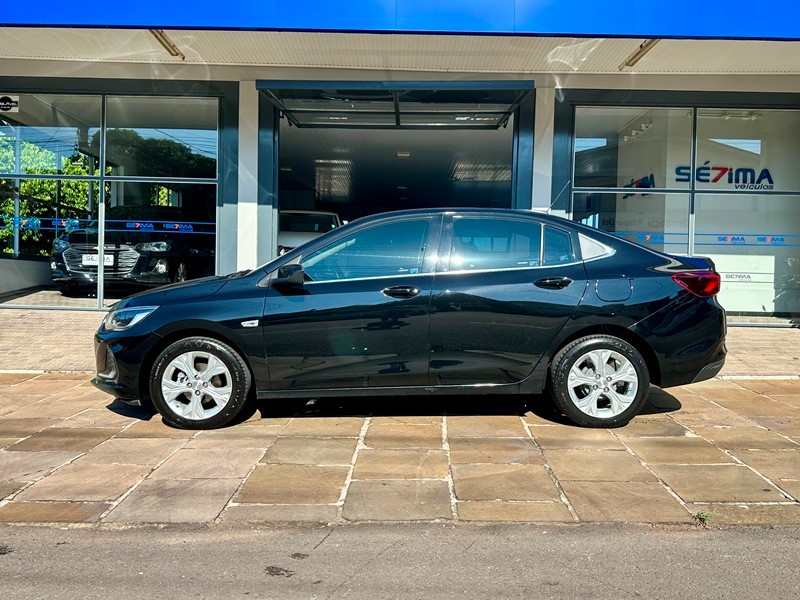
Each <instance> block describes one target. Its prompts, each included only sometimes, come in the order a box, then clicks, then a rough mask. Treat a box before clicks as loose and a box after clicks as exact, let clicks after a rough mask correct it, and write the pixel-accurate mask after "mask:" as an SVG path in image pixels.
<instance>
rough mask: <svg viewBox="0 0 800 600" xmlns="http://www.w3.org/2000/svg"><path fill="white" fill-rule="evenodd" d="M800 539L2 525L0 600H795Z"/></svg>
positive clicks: (611, 530)
mask: <svg viewBox="0 0 800 600" xmlns="http://www.w3.org/2000/svg"><path fill="white" fill-rule="evenodd" d="M799 559H800V529H798V528H783V529H756V528H748V529H744V528H743V529H727V530H715V529H703V528H699V527H697V528H691V527H685V528H656V527H646V526H592V525H575V526H569V525H566V526H564V525H562V526H541V525H532V526H527V525H495V526H469V525H458V526H452V525H429V524H426V525H412V524H406V525H385V524H382V525H344V526H337V527H333V528H317V529H312V528H261V529H259V528H255V527H249V526H239V527H224V526H219V525H215V526H210V527H192V528H187V527H164V528H156V527H148V528H138V529H98V528H96V527H91V528H58V527H22V526H19V527H12V526H5V527H0V598H14V599H18V598H56V597H57V598H82V599H84V598H85V599H88V598H103V599H107V598H137V599H140V598H180V597H183V598H189V597H196V598H211V597H225V598H237V597H239V598H281V599H283V598H329V597H331V598H340V597H350V598H370V599H377V598H380V599H384V598H459V599H464V598H518V597H520V598H521V597H534V598H570V599H578V598H580V599H585V598H614V599H619V598H638V597H641V598H691V599H692V600H697V599H700V598H726V599H729V598H747V599H752V598H769V599H770V600H774V599H781V598H787V599H788V598H792V599H795V598H798V597H800V566H798V562H799Z"/></svg>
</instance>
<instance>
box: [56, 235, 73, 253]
mask: <svg viewBox="0 0 800 600" xmlns="http://www.w3.org/2000/svg"><path fill="white" fill-rule="evenodd" d="M67 248H69V243H68V242H65V241H64V240H62V239H61V238H56V239H54V240H53V252H54V253H58V252H63V251H64V250H66V249H67Z"/></svg>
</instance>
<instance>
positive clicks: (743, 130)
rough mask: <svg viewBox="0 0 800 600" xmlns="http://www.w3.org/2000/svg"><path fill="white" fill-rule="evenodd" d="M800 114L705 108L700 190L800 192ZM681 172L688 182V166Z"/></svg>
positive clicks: (700, 127) (700, 129)
mask: <svg viewBox="0 0 800 600" xmlns="http://www.w3.org/2000/svg"><path fill="white" fill-rule="evenodd" d="M799 163H800V111H798V110H760V109H729V108H726V109H721V108H700V109H698V111H697V167H696V169H695V174H694V179H695V184H696V187H697V189H699V190H704V191H705V190H708V191H711V190H714V191H742V192H749V193H754V192H755V193H758V192H770V191H776V192H777V191H780V192H798V191H800V169H798V168H797V165H798V164H799ZM686 164H687V166H686V167H685V169H684V170H683V171H682V172H681V173H680V179H681V181H684V180H685V181H689V178H690V169H689V167H688V163H686Z"/></svg>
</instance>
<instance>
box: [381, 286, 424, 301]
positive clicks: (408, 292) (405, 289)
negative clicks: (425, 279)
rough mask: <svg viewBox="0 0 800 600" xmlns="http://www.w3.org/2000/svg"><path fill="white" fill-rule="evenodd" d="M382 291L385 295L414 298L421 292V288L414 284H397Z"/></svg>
mask: <svg viewBox="0 0 800 600" xmlns="http://www.w3.org/2000/svg"><path fill="white" fill-rule="evenodd" d="M381 291H382V293H383V294H384V295H385V296H390V297H392V298H413V297H414V296H416V295H417V294H419V288H416V287H414V286H413V285H396V286H394V287H388V288H386V289H385V290H381Z"/></svg>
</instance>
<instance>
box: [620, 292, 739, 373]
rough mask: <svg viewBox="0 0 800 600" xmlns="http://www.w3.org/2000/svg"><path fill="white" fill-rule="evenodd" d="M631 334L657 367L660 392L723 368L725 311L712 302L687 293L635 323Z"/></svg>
mask: <svg viewBox="0 0 800 600" xmlns="http://www.w3.org/2000/svg"><path fill="white" fill-rule="evenodd" d="M633 331H635V332H636V333H638V334H639V335H641V336H642V337H643V338H644V339H646V340H647V341H648V342H649V344H650V347H651V348H652V349H653V351H654V353H655V355H656V358H657V359H658V364H659V378H658V381H654V383H657V385H659V386H660V387H662V388H668V387H674V386H677V385H687V384H690V383H695V382H698V381H704V380H706V379H711V378H712V377H715V376H716V375H717V374H718V373H719V372H720V371H721V370H722V367H723V366H724V364H725V357H726V355H727V353H728V349H727V347H726V345H725V333H726V325H725V310H724V309H723V308H722V307H721V306H720V305H719V304H718V303H717V301H716V300H714V299H713V298H712V299H708V300H704V299H700V298H696V297H693V296H689V295H688V293H687V294H686V295H685V296H684V297H683V298H682V299H680V300H678V301H677V302H675V303H673V304H672V305H670V307H669V308H668V309H667V310H663V311H660V312H659V313H656V314H654V315H652V316H651V317H649V318H647V319H645V320H644V321H642V322H640V323H637V325H636V327H634V328H633Z"/></svg>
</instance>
